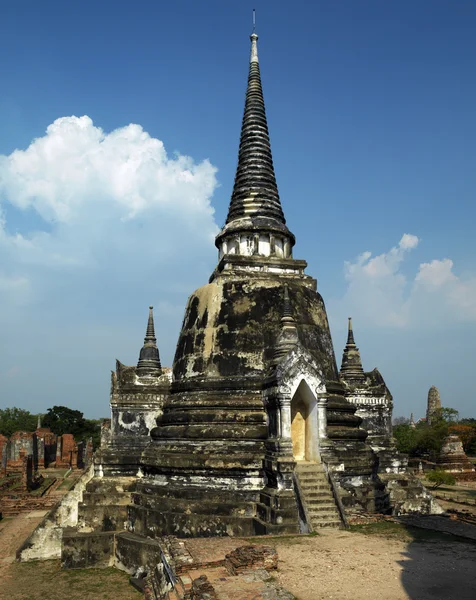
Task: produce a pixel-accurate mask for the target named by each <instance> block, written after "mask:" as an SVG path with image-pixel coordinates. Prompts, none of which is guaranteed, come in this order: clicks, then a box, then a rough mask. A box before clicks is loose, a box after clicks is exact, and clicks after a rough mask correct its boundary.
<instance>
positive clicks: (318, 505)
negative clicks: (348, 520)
mask: <svg viewBox="0 0 476 600" xmlns="http://www.w3.org/2000/svg"><path fill="white" fill-rule="evenodd" d="M296 474H297V477H298V481H299V487H300V489H301V493H302V496H303V497H302V501H303V504H304V506H305V509H306V513H307V515H308V519H309V521H310V523H309V524H310V525H311V527H312V529H313V530H314V531H315V530H316V529H319V528H321V527H334V528H335V527H340V526H341V520H340V516H339V512H338V510H337V507H336V505H335V500H334V496H333V494H332V490H331V487H330V485H329V481H328V479H327V475H326V473H325V471H324V468H323V467H322V465H320V464H299V465H297V467H296Z"/></svg>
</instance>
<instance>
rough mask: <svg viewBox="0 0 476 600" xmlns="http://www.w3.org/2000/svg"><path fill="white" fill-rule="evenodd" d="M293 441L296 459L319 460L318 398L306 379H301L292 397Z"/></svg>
mask: <svg viewBox="0 0 476 600" xmlns="http://www.w3.org/2000/svg"><path fill="white" fill-rule="evenodd" d="M291 441H292V446H293V457H294V460H296V461H309V462H314V461H317V460H319V431H318V420H317V398H316V396H315V394H314V393H313V392H312V390H311V388H310V387H309V385H308V384H307V382H306V381H305V379H301V381H300V383H299V385H298V386H297V388H296V390H295V392H294V395H293V396H292V399H291Z"/></svg>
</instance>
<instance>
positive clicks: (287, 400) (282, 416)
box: [278, 392, 291, 441]
mask: <svg viewBox="0 0 476 600" xmlns="http://www.w3.org/2000/svg"><path fill="white" fill-rule="evenodd" d="M278 407H279V422H280V428H279V437H280V438H281V439H282V440H289V441H291V394H287V393H283V392H281V393H279V394H278Z"/></svg>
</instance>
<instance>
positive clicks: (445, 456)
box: [438, 435, 475, 473]
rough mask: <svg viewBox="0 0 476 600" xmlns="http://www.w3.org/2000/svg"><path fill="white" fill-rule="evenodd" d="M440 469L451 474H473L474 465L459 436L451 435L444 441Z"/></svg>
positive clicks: (439, 461) (439, 460) (439, 459)
mask: <svg viewBox="0 0 476 600" xmlns="http://www.w3.org/2000/svg"><path fill="white" fill-rule="evenodd" d="M438 467H439V468H440V469H443V470H444V471H448V472H449V473H471V472H473V471H474V470H475V469H474V465H473V463H472V462H471V461H470V460H469V458H468V457H467V456H466V452H465V451H464V449H463V443H462V442H461V440H460V438H459V437H458V436H457V435H449V436H448V437H446V438H445V440H444V441H443V444H442V446H441V450H440V456H439V458H438Z"/></svg>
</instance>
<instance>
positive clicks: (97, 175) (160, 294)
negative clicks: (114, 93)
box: [0, 116, 218, 416]
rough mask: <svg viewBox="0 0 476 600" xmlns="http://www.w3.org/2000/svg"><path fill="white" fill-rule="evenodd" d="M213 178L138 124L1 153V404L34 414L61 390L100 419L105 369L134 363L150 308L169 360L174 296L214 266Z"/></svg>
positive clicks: (179, 309)
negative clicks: (18, 368) (170, 152)
mask: <svg viewBox="0 0 476 600" xmlns="http://www.w3.org/2000/svg"><path fill="white" fill-rule="evenodd" d="M216 172H217V170H216V168H215V167H214V166H213V165H212V164H211V163H210V162H209V161H208V160H204V161H201V162H197V161H195V160H194V159H193V158H191V157H189V156H185V155H182V154H174V155H168V154H167V152H166V150H165V147H164V144H163V143H162V142H161V141H160V140H158V139H154V138H152V137H151V136H150V135H149V134H148V133H146V132H145V131H144V130H143V129H142V128H141V127H140V126H139V125H128V126H127V127H123V128H121V129H117V130H116V131H113V132H111V133H107V132H104V131H103V130H102V129H100V128H99V127H96V126H94V124H93V122H92V121H91V119H90V118H89V117H86V116H84V117H80V118H77V117H64V118H61V119H57V120H56V121H55V122H54V123H53V124H51V125H50V126H49V127H48V128H47V131H46V133H45V135H44V136H42V137H40V138H38V139H35V140H33V141H32V142H31V144H30V145H29V147H28V148H27V149H26V150H16V151H15V152H13V153H12V154H10V155H9V156H0V330H1V331H2V336H1V340H0V363H1V364H2V365H3V369H2V370H3V371H4V372H5V371H6V372H7V374H5V373H4V377H3V379H2V382H3V386H4V387H3V397H4V399H5V403H6V404H7V405H17V406H25V405H27V407H28V408H29V409H32V410H34V411H38V410H46V408H47V407H48V406H51V405H52V404H54V403H56V404H62V403H65V402H66V401H65V400H64V398H65V393H66V391H67V394H66V395H67V396H68V398H69V400H68V403H69V405H70V406H75V407H78V408H80V409H81V410H84V411H85V413H87V414H88V415H96V416H100V415H101V414H102V415H107V414H108V404H109V397H108V389H109V369H110V368H114V360H115V358H116V357H117V358H119V359H121V360H123V361H124V362H126V363H127V362H130V364H134V363H135V362H137V356H138V353H139V349H140V347H141V345H142V342H143V336H144V331H145V326H146V321H147V314H148V310H147V309H148V306H149V304H153V305H154V306H155V307H156V311H155V317H156V331H157V337H158V340H159V345H160V352H161V357H162V361H163V364H164V365H168V364H170V362H171V359H172V355H173V350H174V347H175V344H176V342H177V337H178V333H179V330H180V322H181V319H182V316H183V311H184V308H185V304H186V299H187V296H188V294H190V293H191V292H192V290H193V287H194V286H197V287H198V285H201V284H203V283H204V282H205V281H206V280H207V278H208V276H209V275H210V272H211V271H212V269H213V266H214V264H215V261H216V252H215V248H214V244H213V238H214V236H215V235H216V233H217V231H218V228H217V225H216V223H215V220H214V217H213V208H212V206H211V203H210V201H211V197H212V195H213V193H214V190H215V188H216V187H217V179H216ZM18 364H21V368H22V371H21V377H18V378H17V380H15V378H14V374H15V373H16V371H15V369H14V367H15V365H18ZM12 369H13V370H12ZM72 382H74V384H73V383H72Z"/></svg>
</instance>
